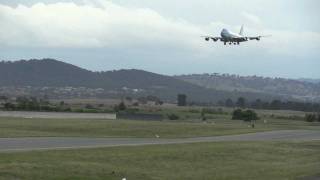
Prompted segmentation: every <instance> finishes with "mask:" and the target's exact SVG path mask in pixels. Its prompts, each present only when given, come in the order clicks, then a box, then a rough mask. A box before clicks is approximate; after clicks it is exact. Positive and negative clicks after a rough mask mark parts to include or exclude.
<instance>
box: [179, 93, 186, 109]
mask: <svg viewBox="0 0 320 180" xmlns="http://www.w3.org/2000/svg"><path fill="white" fill-rule="evenodd" d="M186 105H187V95H185V94H178V106H186Z"/></svg>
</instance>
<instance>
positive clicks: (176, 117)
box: [167, 113, 180, 120]
mask: <svg viewBox="0 0 320 180" xmlns="http://www.w3.org/2000/svg"><path fill="white" fill-rule="evenodd" d="M167 116H168V118H169V119H170V120H178V119H179V118H180V117H179V116H178V115H176V114H173V113H172V114H168V115H167Z"/></svg>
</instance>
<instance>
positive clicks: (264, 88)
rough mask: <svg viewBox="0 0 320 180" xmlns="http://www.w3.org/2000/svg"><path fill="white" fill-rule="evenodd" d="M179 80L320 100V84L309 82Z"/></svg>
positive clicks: (235, 78) (240, 78) (216, 77)
mask: <svg viewBox="0 0 320 180" xmlns="http://www.w3.org/2000/svg"><path fill="white" fill-rule="evenodd" d="M176 78H177V79H180V80H183V81H185V82H189V83H192V84H195V85H199V86H202V87H206V88H210V89H215V90H221V91H229V92H233V91H238V92H255V93H269V94H273V95H278V96H290V97H293V98H296V99H300V100H312V99H313V100H315V99H316V100H318V101H319V99H320V83H317V81H312V83H311V82H310V81H308V80H305V81H302V80H293V79H284V78H265V77H258V76H237V75H228V74H222V75H221V74H217V73H215V74H192V75H181V76H176Z"/></svg>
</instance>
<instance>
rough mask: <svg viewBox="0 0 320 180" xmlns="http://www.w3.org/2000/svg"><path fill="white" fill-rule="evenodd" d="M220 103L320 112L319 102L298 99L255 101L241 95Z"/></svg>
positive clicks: (230, 105)
mask: <svg viewBox="0 0 320 180" xmlns="http://www.w3.org/2000/svg"><path fill="white" fill-rule="evenodd" d="M219 105H222V106H226V107H233V108H234V107H240V108H252V109H269V110H294V111H304V112H320V104H319V103H311V102H297V101H281V100H277V99H275V100H273V101H263V100H261V99H256V100H255V101H247V100H246V99H245V98H244V97H239V98H238V99H237V100H236V101H233V100H232V99H230V98H229V99H227V100H225V101H224V102H223V101H220V102H219Z"/></svg>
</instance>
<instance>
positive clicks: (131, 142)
mask: <svg viewBox="0 0 320 180" xmlns="http://www.w3.org/2000/svg"><path fill="white" fill-rule="evenodd" d="M313 140H320V131H309V130H282V131H270V132H260V133H250V134H241V135H228V136H216V137H197V138H186V139H161V138H154V139H151V138H72V137H41V138H35V137H32V138H0V152H12V151H32V150H50V149H76V148H96V147H117V146H142V145H155V144H183V143H199V142H222V141H313Z"/></svg>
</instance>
